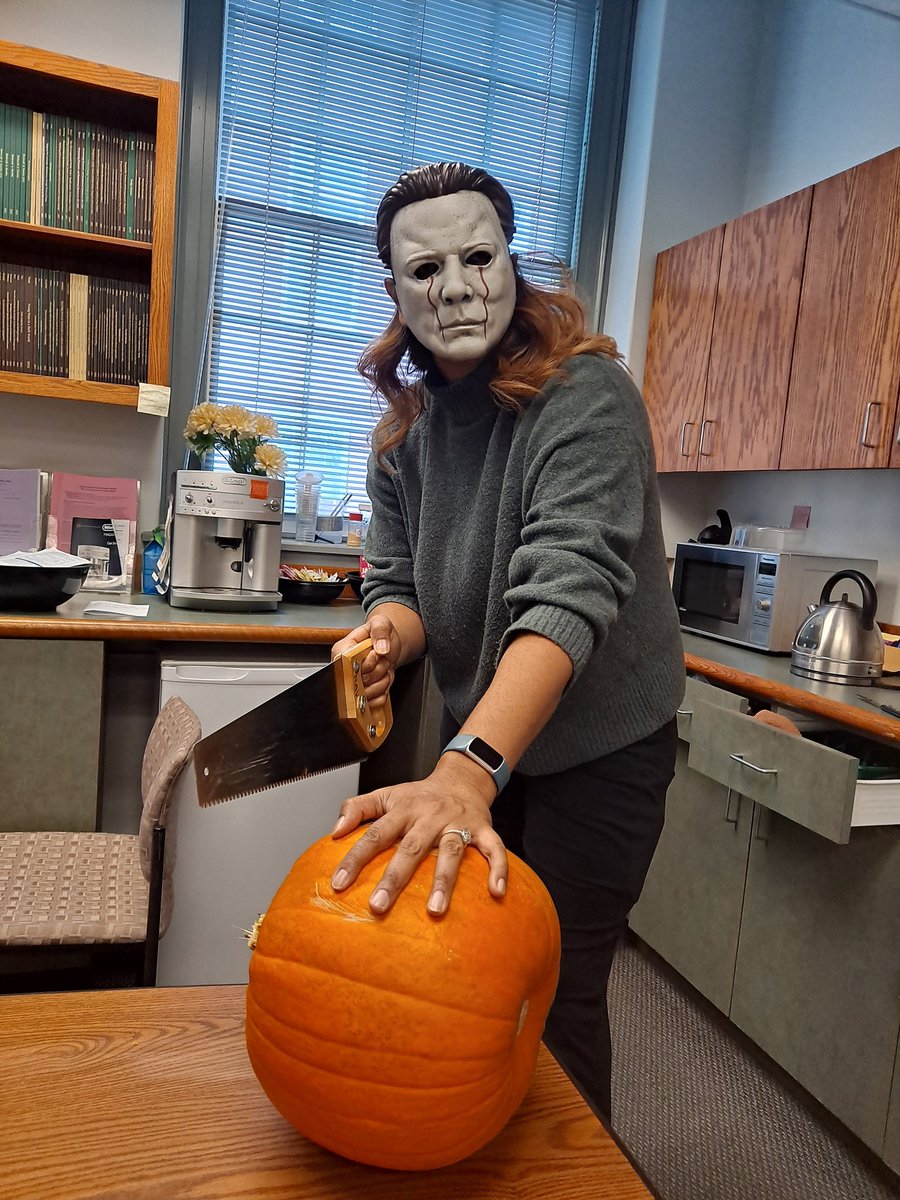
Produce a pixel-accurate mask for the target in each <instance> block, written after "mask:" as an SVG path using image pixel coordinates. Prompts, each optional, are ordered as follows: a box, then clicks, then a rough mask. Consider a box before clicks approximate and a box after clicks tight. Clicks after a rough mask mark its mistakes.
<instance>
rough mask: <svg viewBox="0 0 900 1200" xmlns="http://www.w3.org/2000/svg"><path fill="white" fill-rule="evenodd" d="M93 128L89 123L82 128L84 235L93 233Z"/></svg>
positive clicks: (82, 215)
mask: <svg viewBox="0 0 900 1200" xmlns="http://www.w3.org/2000/svg"><path fill="white" fill-rule="evenodd" d="M93 132H94V127H93V125H91V124H90V123H86V124H85V127H84V166H83V169H84V211H83V212H82V214H81V220H82V225H81V228H82V229H83V230H84V232H85V233H91V232H93V231H92V229H91V204H92V203H93V199H94V180H93V161H92V158H91V140H92V138H93Z"/></svg>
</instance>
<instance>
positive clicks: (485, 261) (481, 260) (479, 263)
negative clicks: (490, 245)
mask: <svg viewBox="0 0 900 1200" xmlns="http://www.w3.org/2000/svg"><path fill="white" fill-rule="evenodd" d="M493 260H494V256H493V254H491V252H490V250H473V251H472V253H471V254H470V255H469V256H468V258H467V259H466V266H468V267H487V266H489V265H490V264H491V263H492V262H493Z"/></svg>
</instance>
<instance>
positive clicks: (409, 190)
mask: <svg viewBox="0 0 900 1200" xmlns="http://www.w3.org/2000/svg"><path fill="white" fill-rule="evenodd" d="M463 191H465V192H481V194H482V195H484V196H487V198H488V199H489V200H490V202H491V204H493V206H494V209H495V210H496V212H497V217H498V218H499V221H500V227H501V229H502V230H503V233H504V235H505V236H506V240H507V243H508V242H510V241H511V240H512V236H513V234H514V233H515V230H516V226H515V218H514V213H513V203H512V200H511V198H510V195H509V192H507V190H506V188H505V187H504V186H503V185H502V184H501V183H500V182H499V181H498V180H497V179H495V178H494V177H493V175H489V174H488V173H487V171H484V170H482V169H481V168H480V167H470V166H467V165H466V164H465V163H459V162H456V163H444V162H441V163H429V164H428V165H427V166H424V167H419V168H418V169H417V170H415V171H408V172H406V173H405V174H403V175H401V176H400V178H399V179H398V180H397V182H396V183H395V184H394V185H393V187H391V188H389V189H388V191H387V192H385V194H384V197H383V198H382V201H381V203H380V204H379V206H378V215H377V217H376V222H375V244H376V247H377V250H378V257H379V258H380V259H381V261H382V262H383V263H384V265H385V266H386V267H387V268H388V270H391V225H392V223H393V220H394V217H395V216H396V215H397V213H398V212H399V211H400V209H401V208H405V207H406V206H407V205H408V204H415V203H416V202H417V201H419V200H432V199H434V198H435V197H436V196H447V195H452V194H453V193H454V192H463ZM510 257H511V259H512V264H513V271H514V273H515V280H516V306H515V311H514V312H513V317H512V321H511V322H510V325H509V329H507V331H506V333H505V334H504V335H503V338H502V340H501V342H500V345H499V346H498V348H497V366H496V371H495V374H494V377H493V379H492V380H491V385H490V390H491V395H492V396H493V398H494V401H495V402H496V403H497V404H498V405H499V406H500V407H502V408H506V409H509V410H511V411H512V412H515V413H520V412H522V411H523V410H524V409H525V407H526V405H527V404H528V402H529V400H532V399H533V398H534V397H535V396H537V395H539V394H540V392H541V391H543V389H544V387H545V386H546V385H547V383H548V382H549V381H550V379H552V378H553V376H554V375H556V374H557V373H558V372H559V370H560V367H561V366H562V364H563V362H564V361H565V360H566V359H567V358H571V357H572V356H573V355H575V354H605V355H607V356H608V357H610V358H618V357H619V353H618V351H617V349H616V344H615V342H614V341H613V339H612V338H610V337H606V336H605V335H604V334H593V333H590V332H589V330H588V328H587V321H586V318H585V314H584V309H583V308H582V306H581V303H580V302H579V300H578V298H577V296H576V294H575V290H574V286H573V284H572V281H571V277H570V276H569V275H568V273H564V274H563V286H562V287H561V288H560V289H559V290H555V291H550V290H548V289H546V288H541V287H537V286H536V285H535V284H533V283H529V282H528V281H527V280H526V279H525V278H524V277H523V276H522V273H521V271H520V269H519V263H518V256H517V255H515V254H512V255H511V256H510ZM404 359H406V360H407V363H408V368H407V370H406V371H404V373H403V374H402V375H401V373H400V368H401V364H402V362H403V360H404ZM433 365H434V360H433V359H432V356H431V353H430V351H428V350H426V349H425V347H424V346H423V345H422V343H421V342H420V341H419V340H418V339H417V338H416V337H415V336H414V335H413V334H412V333H410V331H409V329H408V328H406V327H405V326H404V325H401V323H400V321H399V319H398V316H397V313H396V312H395V313H394V314H393V316H392V317H391V319H390V321H389V323H388V326H387V328H386V329H385V331H384V333H382V334H381V336H380V337H378V338H376V339H375V341H374V342H371V343H370V344H369V345H368V346H367V347H366V349H365V350H364V351H363V353H362V355H361V356H360V359H359V363H358V364H357V369H358V370H359V373H360V374H361V375H362V376H363V378H364V379H366V380H367V381H368V382H369V384H371V386H372V388H373V390H374V391H375V392H376V393H377V394H380V395H381V396H382V397H383V398H384V400H385V402H386V405H387V410H386V412H385V413H384V416H383V417H382V418H381V420H380V421H379V422H378V424H377V425H376V427H375V430H374V432H373V434H372V442H373V445H374V447H375V451H376V454H377V458H378V461H379V463H380V464H381V465H382V466H385V465H386V462H385V455H386V454H387V453H388V452H389V451H390V450H392V449H393V448H394V447H395V446H398V445H400V443H401V442H403V440H404V439H405V437H406V435H407V433H408V432H409V430H410V427H411V426H412V424H413V423H414V422H415V420H416V419H417V418H418V417H419V416H420V414H421V413H422V410H423V408H424V392H423V378H424V375H425V373H426V371H428V369H429V368H430V367H432V366H433Z"/></svg>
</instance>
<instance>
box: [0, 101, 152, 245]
mask: <svg viewBox="0 0 900 1200" xmlns="http://www.w3.org/2000/svg"><path fill="white" fill-rule="evenodd" d="M154 158H155V139H154V138H153V136H152V134H149V133H142V132H132V131H128V130H124V129H113V128H111V127H110V126H108V125H100V124H98V123H96V122H94V121H82V120H79V119H77V118H75V117H64V116H58V115H57V114H55V113H41V112H33V111H32V110H31V109H27V108H20V107H19V106H18V105H15V104H0V217H2V218H3V219H4V220H7V221H26V222H28V223H29V224H32V225H47V226H52V227H54V228H57V229H75V230H79V231H81V232H84V233H95V234H102V235H103V236H105V237H120V238H131V239H134V240H136V241H144V242H149V241H150V239H151V237H152V229H153V171H154Z"/></svg>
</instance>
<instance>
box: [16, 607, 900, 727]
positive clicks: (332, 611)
mask: <svg viewBox="0 0 900 1200" xmlns="http://www.w3.org/2000/svg"><path fill="white" fill-rule="evenodd" d="M100 598H102V597H101V596H100V594H99V593H96V592H91V593H88V592H81V593H80V594H79V595H77V596H74V597H73V598H72V599H71V600H68V601H67V602H66V603H65V604H62V605H60V607H59V608H58V609H57V610H56V611H55V612H50V613H16V612H0V638H33V639H37V640H42V639H53V638H58V639H71V640H75V641H79V640H87V641H106V642H118V643H121V642H195V643H196V642H212V643H220V644H221V643H233V644H245V645H246V644H248V643H250V644H256V645H265V644H268V645H291V644H293V645H307V646H315V645H318V646H330V645H333V644H334V642H336V641H338V640H339V639H340V638H342V637H344V636H345V635H346V634H348V633H349V632H350V630H351V629H353V628H355V627H356V626H357V625H361V624H362V622H363V620H364V619H365V618H364V615H363V610H362V607H361V606H360V605H359V604H358V603H357V602H356V600H354V599H352V598H351V599H343V598H342V599H340V600H336V601H334V602H333V603H332V604H286V603H282V604H280V605H279V607H278V609H277V610H276V611H275V612H255V613H253V612H240V613H236V612H200V611H194V610H192V609H187V608H172V607H171V606H170V605H169V603H168V602H167V601H166V600H164V599H163V598H162V597H160V596H144V595H140V594H138V593H133V594H131V595H125V596H122V597H114V596H111V597H109V598H110V599H115V600H119V601H120V602H124V603H130V604H135V605H137V604H147V605H148V606H149V609H150V611H149V613H148V614H147V616H146V617H131V616H85V615H84V610H85V608H86V607H87V605H88V604H90V603H91V602H92V601H94V600H97V599H100ZM682 637H683V641H684V651H685V655H684V658H685V665H686V667H687V669H688V671H689V672H692V673H695V674H699V675H704V676H705V677H706V678H708V679H710V680H711V681H713V682H716V683H719V684H722V685H724V686H725V687H728V688H730V689H731V690H733V691H737V692H743V693H745V694H747V695H750V696H756V697H758V698H759V699H761V700H765V701H768V702H769V703H776V704H779V705H783V706H786V707H788V708H794V709H799V710H801V711H805V712H810V713H815V714H816V715H818V716H820V717H824V718H826V719H827V720H830V721H834V722H836V723H837V724H839V725H846V726H848V727H850V728H852V729H856V730H858V731H859V732H861V733H864V734H867V735H869V736H871V737H875V738H879V739H881V740H883V741H888V742H892V743H900V719H898V718H897V717H891V716H889V715H888V714H887V713H880V712H879V711H878V710H877V709H875V708H872V707H871V705H867V704H865V703H864V702H863V701H861V700H859V699H857V692H858V691H863V690H866V691H869V692H871V694H872V697H873V699H875V698H876V697H877V698H879V699H880V700H881V701H882V702H883V703H887V704H893V705H894V706H895V707H897V708H900V690H897V689H893V688H884V687H878V686H877V685H876V686H874V687H870V688H868V689H863V688H860V687H858V686H857V685H856V684H834V683H819V682H817V681H816V680H813V679H804V678H802V677H801V676H799V675H792V674H791V670H790V665H791V660H790V655H786V654H780V655H779V654H763V653H761V652H760V651H757V650H749V649H747V648H746V647H744V646H733V645H731V644H729V643H728V642H719V641H717V640H716V639H714V638H707V637H702V636H701V635H700V634H694V633H684V634H682Z"/></svg>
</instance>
